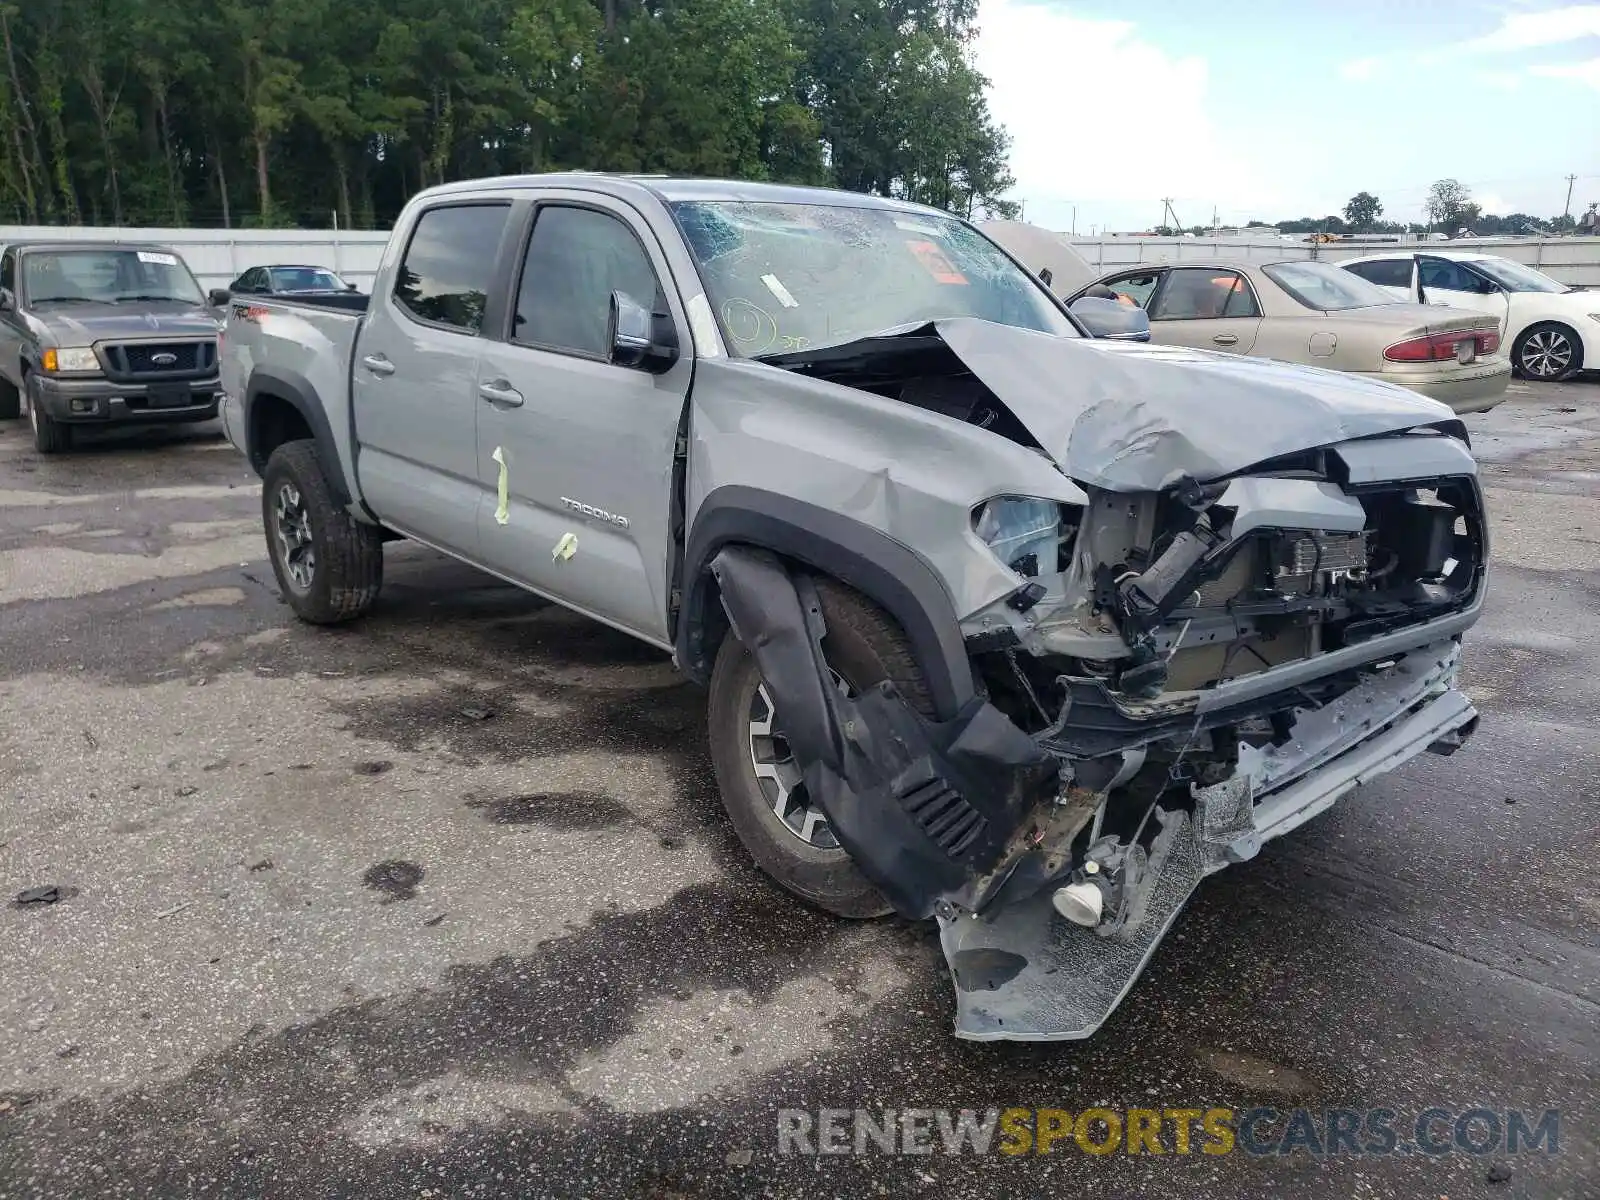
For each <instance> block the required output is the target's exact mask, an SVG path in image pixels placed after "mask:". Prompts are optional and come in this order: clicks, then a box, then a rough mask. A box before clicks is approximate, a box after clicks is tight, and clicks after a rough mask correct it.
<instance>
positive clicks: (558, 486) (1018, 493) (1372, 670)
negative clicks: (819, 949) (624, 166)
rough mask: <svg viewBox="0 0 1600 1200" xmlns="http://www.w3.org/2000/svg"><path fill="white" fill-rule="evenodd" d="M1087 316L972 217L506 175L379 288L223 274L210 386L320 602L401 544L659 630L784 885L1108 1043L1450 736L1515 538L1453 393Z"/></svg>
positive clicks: (442, 194) (400, 230) (380, 279)
mask: <svg viewBox="0 0 1600 1200" xmlns="http://www.w3.org/2000/svg"><path fill="white" fill-rule="evenodd" d="M1123 332H1124V334H1130V332H1132V331H1127V330H1124V331H1123ZM1086 335H1087V327H1086V325H1085V323H1084V322H1083V320H1081V319H1080V318H1079V317H1077V316H1075V315H1074V314H1073V313H1071V312H1069V311H1068V310H1066V309H1064V308H1063V307H1061V305H1060V303H1059V301H1057V300H1056V299H1055V298H1053V297H1052V295H1051V294H1050V292H1049V290H1048V289H1047V288H1046V287H1045V286H1043V285H1042V283H1041V281H1040V280H1039V279H1038V278H1036V277H1035V276H1034V275H1033V274H1032V273H1031V272H1030V271H1028V270H1027V269H1026V268H1025V267H1024V266H1023V265H1021V264H1020V263H1018V262H1017V261H1016V260H1014V259H1012V258H1011V257H1009V256H1008V255H1007V254H1006V253H1005V252H1004V251H1002V250H1001V249H1000V248H999V247H998V246H997V245H995V244H994V243H993V242H991V241H989V240H988V239H987V238H985V237H984V236H983V235H982V234H981V233H979V232H978V231H977V230H976V229H975V228H973V227H972V226H971V225H970V224H968V223H966V222H964V221H961V220H957V219H955V218H953V217H951V216H950V215H948V214H946V213H942V212H938V211H934V210H930V209H926V208H921V207H916V206H913V205H908V204H902V203H898V202H894V201H890V200H884V199H878V198H874V197H868V196H861V195H853V194H847V193H840V192H831V191H819V190H810V189H799V188H784V187H777V186H769V185H757V184H747V183H714V182H705V181H672V180H666V179H656V178H637V177H618V176H602V175H578V174H571V175H553V176H533V177H517V178H504V179H490V180H481V181H476V182H469V183H460V184H452V185H448V186H444V187H439V188H434V189H432V190H429V191H426V192H424V193H422V194H420V195H418V196H417V197H415V198H414V199H413V200H412V201H411V202H410V204H408V205H407V207H406V209H405V211H404V212H403V213H402V214H401V216H400V219H399V221H398V223H397V225H396V227H395V230H394V233H393V236H392V237H391V239H390V241H389V245H388V248H387V250H386V251H385V253H384V256H383V261H382V265H381V266H380V268H379V270H378V274H377V278H376V280H375V282H374V286H373V291H372V296H371V298H370V303H369V301H368V298H367V297H360V296H352V297H334V298H330V299H328V300H326V301H323V300H317V301H312V300H303V301H292V300H281V299H266V298H256V297H250V298H235V300H234V302H233V303H232V304H231V307H230V315H229V319H228V325H227V330H226V335H225V343H224V354H223V371H222V378H223V388H224V405H223V414H224V419H225V423H226V427H227V430H228V435H229V437H230V438H231V439H232V441H233V442H234V444H235V445H236V446H238V448H239V449H240V450H241V451H243V452H244V454H245V455H246V456H247V457H248V458H249V460H250V462H251V464H252V465H253V466H254V467H255V469H256V470H257V471H258V472H260V474H261V475H262V477H263V480H264V486H263V517H264V520H265V525H266V535H267V545H268V548H269V551H270V554H271V558H272V563H273V568H274V570H275V572H276V574H277V578H278V581H279V584H280V585H281V587H282V589H283V592H284V594H285V596H286V597H287V599H288V601H289V603H290V604H291V605H292V606H293V608H294V610H295V612H296V613H298V614H299V615H300V616H301V617H302V618H304V619H306V620H308V621H313V622H334V621H341V620H346V619H349V618H353V617H357V616H359V615H360V614H361V613H362V612H363V611H364V610H366V609H367V607H368V606H369V605H370V604H371V603H372V602H373V599H374V598H375V597H376V596H377V594H378V590H379V586H380V584H381V581H382V578H383V544H384V542H385V541H386V540H388V539H391V538H396V537H403V538H410V539H414V540H416V541H418V542H422V543H425V544H427V545H430V546H433V547H435V548H437V549H439V550H442V551H444V552H445V553H447V554H450V555H453V556H455V557H457V558H459V559H462V560H464V561H466V562H469V563H472V564H474V565H476V566H478V567H481V568H483V569H484V570H486V571H489V572H492V573H494V574H495V575H498V576H501V577H502V578H504V579H507V580H510V581H512V582H514V583H516V584H519V585H520V586H522V587H525V588H527V589H529V590H530V591H533V592H537V593H540V594H542V595H544V596H547V597H550V598H551V599H553V600H555V601H558V602H560V603H562V604H564V605H567V606H569V607H571V608H573V609H576V610H578V611H580V612H583V613H586V614H588V615H590V616H592V617H594V618H595V619H597V620H600V621H604V622H606V623H608V624H610V625H613V626H615V627H616V628H618V629H622V630H625V631H627V632H628V633H630V634H632V635H633V636H635V637H637V638H640V639H642V640H643V641H646V642H648V643H650V644H652V645H654V646H658V647H660V648H661V649H662V650H663V651H667V652H670V653H671V654H672V655H673V656H674V660H675V662H676V663H677V665H678V666H679V668H680V669H681V670H682V671H683V672H684V673H685V674H686V675H688V676H689V677H690V678H692V679H693V680H696V681H698V682H700V683H702V684H704V685H706V686H707V687H708V689H709V705H708V726H709V740H710V748H711V753H712V757H713V761H714V764H715V769H716V774H717V779H718V783H719V785H720V789H721V794H722V798H723V802H724V804H725V806H726V808H727V812H728V816H729V818H730V820H731V822H732V824H733V827H734V829H735V830H736V831H737V833H738V836H739V837H740V839H741V840H742V841H743V842H744V844H745V845H746V846H747V847H748V848H749V851H750V853H751V854H752V855H753V856H754V858H755V859H756V860H757V861H758V862H759V863H760V864H761V866H762V867H763V868H765V869H766V871H767V872H769V873H770V874H771V875H772V877H773V878H774V879H776V880H777V881H778V882H779V883H780V884H782V885H783V886H784V887H786V888H788V889H789V890H790V891H791V892H793V893H795V894H796V895H797V896H799V897H802V898H804V899H805V900H807V901H809V902H811V903H814V904H817V905H820V906H822V907H823V908H825V909H828V910H830V911H832V912H834V913H836V914H839V915H841V916H847V917H869V916H874V915H878V914H882V913H885V912H888V911H890V910H891V909H892V910H895V911H898V912H899V913H901V914H903V915H904V916H906V917H909V918H913V919H923V918H928V917H933V918H936V919H937V921H938V922H939V926H940V932H941V937H942V941H943V945H944V948H945V952H946V955H947V957H948V959H949V962H950V965H951V970H952V975H953V978H954V982H955V987H956V991H957V998H958V1003H957V1012H958V1017H957V1033H958V1034H959V1035H960V1036H963V1037H968V1038H976V1039H996V1038H1027V1039H1049V1038H1075V1037H1084V1036H1087V1035H1088V1034H1090V1033H1091V1032H1093V1031H1094V1030H1095V1029H1096V1028H1098V1027H1099V1025H1100V1024H1101V1022H1102V1021H1103V1020H1104V1018H1105V1017H1106V1015H1107V1014H1108V1013H1109V1012H1110V1011H1111V1010H1112V1009H1113V1008H1114V1007H1115V1006H1116V1004H1117V1003H1118V1001H1119V1000H1120V999H1121V997H1122V996H1123V995H1124V994H1125V993H1126V992H1127V990H1128V988H1129V987H1131V986H1132V984H1133V982H1134V979H1135V978H1136V977H1137V975H1138V973H1139V971H1140V970H1141V969H1142V967H1143V965H1144V964H1145V962H1146V961H1147V960H1148V959H1149V956H1150V955H1151V953H1152V952H1153V951H1154V949H1155V946H1156V944H1157V942H1158V941H1159V940H1160V938H1161V936H1162V935H1163V934H1164V933H1165V931H1166V930H1167V928H1168V927H1169V926H1170V924H1171V923H1172V921H1173V920H1174V918H1175V917H1176V915H1177V913H1178V911H1179V910H1180V908H1181V907H1182V906H1183V904H1184V902H1185V901H1186V900H1187V898H1188V897H1189V895H1190V894H1191V892H1192V891H1193V890H1194V888H1195V887H1196V886H1197V885H1198V883H1199V882H1200V880H1201V879H1202V878H1204V877H1205V876H1207V875H1209V874H1211V873H1212V872H1215V871H1217V870H1219V869H1221V868H1222V867H1224V866H1226V865H1228V864H1230V863H1236V862H1240V861H1242V860H1245V859H1249V858H1250V857H1252V856H1253V855H1255V854H1256V853H1257V851H1258V850H1259V848H1260V846H1261V844H1262V843H1263V842H1264V841H1266V840H1267V839H1270V838H1273V837H1277V836H1279V835H1281V834H1283V833H1286V832H1288V831H1289V830H1291V829H1294V828H1295V827H1296V826H1298V825H1300V824H1301V823H1302V822H1304V821H1306V820H1307V819H1309V818H1310V817H1312V816H1314V815H1315V814H1317V813H1318V812H1321V811H1322V810H1324V809H1326V808H1327V807H1328V806H1329V805H1330V804H1332V803H1333V802H1334V801H1335V800H1337V799H1338V798H1339V797H1341V796H1343V795H1344V794H1346V793H1347V792H1349V791H1350V790H1351V789H1352V788H1354V787H1356V786H1357V785H1358V784H1361V783H1363V782H1365V781H1367V780H1370V779H1372V778H1373V777H1375V776H1378V775H1381V774H1383V773H1384V772H1386V771H1389V770H1391V769H1393V768H1395V767H1397V766H1399V765H1400V764H1402V763H1404V762H1406V761H1407V760H1408V759H1411V758H1412V757H1414V756H1416V755H1418V754H1420V753H1422V752H1423V751H1425V750H1433V751H1435V752H1439V753H1450V752H1452V751H1454V750H1455V749H1456V748H1458V747H1459V746H1460V745H1461V744H1462V743H1463V741H1464V740H1465V739H1466V738H1467V737H1468V735H1469V734H1470V733H1471V732H1472V730H1473V728H1474V727H1475V725H1476V723H1477V714H1476V712H1475V711H1474V709H1473V707H1472V705H1471V704H1470V703H1469V701H1468V700H1467V699H1466V698H1465V697H1464V696H1463V695H1462V693H1461V692H1460V691H1459V690H1457V688H1456V686H1455V679H1456V670H1457V662H1458V656H1459V653H1460V638H1461V635H1462V632H1463V631H1464V630H1465V629H1467V628H1468V627H1469V626H1471V625H1472V624H1473V622H1474V621H1475V620H1476V619H1477V617H1478V614H1479V611H1480V609H1481V607H1482V604H1483V600H1484V590H1485V582H1486V571H1487V561H1488V540H1487V531H1486V523H1485V519H1484V512H1483V501H1482V493H1481V491H1480V488H1479V485H1478V481H1477V471H1476V466H1475V463H1474V460H1473V456H1472V454H1471V452H1470V450H1469V448H1468V443H1467V436H1466V432H1465V430H1464V428H1463V426H1462V424H1461V422H1460V421H1459V420H1458V419H1457V418H1456V417H1455V416H1454V414H1452V413H1451V412H1450V410H1449V409H1447V408H1445V407H1444V406H1443V405H1440V404H1438V403H1436V402H1434V401H1431V400H1426V399H1423V398H1421V397H1419V396H1416V395H1414V394H1412V393H1410V392H1407V391H1404V390H1402V389H1400V388H1397V387H1394V386H1391V385H1388V384H1384V383H1380V382H1373V381H1367V380H1361V379H1357V378H1354V377H1351V376H1348V375H1338V374H1334V373H1331V372H1326V371H1321V370H1316V369H1313V368H1307V367H1296V366H1289V365H1285V364H1281V363H1274V362H1269V361H1263V360H1254V359H1245V358H1239V357H1235V356H1227V355H1221V354H1214V353H1208V352H1204V351H1196V350H1185V349H1176V348H1167V347H1153V346H1145V345H1138V344H1135V343H1133V342H1131V341H1128V340H1117V339H1114V338H1113V339H1108V338H1094V337H1090V336H1086Z"/></svg>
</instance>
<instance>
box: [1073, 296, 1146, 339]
mask: <svg viewBox="0 0 1600 1200" xmlns="http://www.w3.org/2000/svg"><path fill="white" fill-rule="evenodd" d="M1071 308H1072V315H1073V316H1075V317H1077V318H1078V320H1080V321H1082V322H1083V323H1084V325H1085V326H1086V327H1087V328H1088V330H1089V333H1090V334H1091V335H1093V336H1094V337H1097V338H1110V339H1112V340H1114V341H1119V342H1148V341H1149V340H1150V314H1149V313H1147V312H1145V310H1144V309H1142V308H1134V307H1133V306H1132V305H1128V304H1121V303H1119V302H1117V301H1115V300H1106V299H1104V298H1103V297H1100V296H1079V297H1078V298H1077V299H1076V300H1074V301H1073V302H1072V305H1071Z"/></svg>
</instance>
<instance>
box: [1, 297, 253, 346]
mask: <svg viewBox="0 0 1600 1200" xmlns="http://www.w3.org/2000/svg"><path fill="white" fill-rule="evenodd" d="M28 315H29V316H31V317H32V318H33V320H35V321H36V322H38V323H39V324H41V325H43V326H44V327H45V330H46V332H47V334H48V336H49V337H50V338H51V340H53V341H54V342H55V343H56V344H57V345H60V346H86V345H93V344H94V343H95V342H103V341H109V340H115V339H118V338H148V337H162V336H170V337H197V336H205V335H208V334H212V335H214V334H215V333H216V332H217V331H218V330H219V329H221V327H222V326H221V323H220V322H219V321H218V320H217V318H216V317H215V316H213V315H212V314H211V312H210V311H209V310H208V309H206V308H204V307H202V306H200V305H197V304H183V303H162V302H157V301H131V300H130V301H127V302H125V303H122V304H72V305H61V306H59V307H57V306H49V305H47V306H45V307H44V308H43V309H37V308H36V309H33V310H31V311H30V313H29V314H28Z"/></svg>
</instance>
